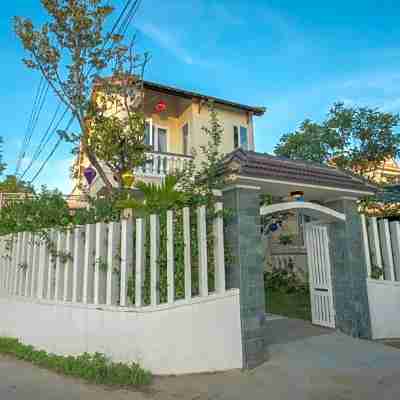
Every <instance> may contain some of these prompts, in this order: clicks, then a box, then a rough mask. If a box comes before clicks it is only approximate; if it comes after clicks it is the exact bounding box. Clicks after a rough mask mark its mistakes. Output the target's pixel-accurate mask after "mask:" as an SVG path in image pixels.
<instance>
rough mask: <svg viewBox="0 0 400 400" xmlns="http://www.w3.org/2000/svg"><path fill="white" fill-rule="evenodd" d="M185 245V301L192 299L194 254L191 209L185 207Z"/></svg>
mask: <svg viewBox="0 0 400 400" xmlns="http://www.w3.org/2000/svg"><path fill="white" fill-rule="evenodd" d="M182 213H183V244H184V247H185V248H184V263H185V299H186V300H190V299H191V298H192V254H191V246H190V209H189V208H188V207H184V209H183V211H182Z"/></svg>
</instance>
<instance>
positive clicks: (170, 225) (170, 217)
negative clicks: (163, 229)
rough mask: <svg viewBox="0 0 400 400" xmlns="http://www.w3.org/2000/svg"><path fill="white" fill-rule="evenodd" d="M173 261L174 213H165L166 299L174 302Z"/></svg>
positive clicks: (169, 211)
mask: <svg viewBox="0 0 400 400" xmlns="http://www.w3.org/2000/svg"><path fill="white" fill-rule="evenodd" d="M174 264H175V260H174V213H173V211H171V210H168V211H167V285H168V287H167V299H168V303H170V304H172V303H173V302H174V300H175V265H174Z"/></svg>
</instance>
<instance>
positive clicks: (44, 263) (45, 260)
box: [37, 238, 49, 299]
mask: <svg viewBox="0 0 400 400" xmlns="http://www.w3.org/2000/svg"><path fill="white" fill-rule="evenodd" d="M39 243H40V244H39V246H40V247H39V274H38V292H37V297H38V298H39V299H44V298H45V297H46V292H47V279H48V270H49V249H48V247H47V243H46V240H45V239H44V238H40V242H39Z"/></svg>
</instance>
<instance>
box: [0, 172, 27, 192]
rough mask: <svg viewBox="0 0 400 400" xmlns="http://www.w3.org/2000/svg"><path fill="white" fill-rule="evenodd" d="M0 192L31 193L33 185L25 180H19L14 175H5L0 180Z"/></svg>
mask: <svg viewBox="0 0 400 400" xmlns="http://www.w3.org/2000/svg"><path fill="white" fill-rule="evenodd" d="M0 192H2V193H33V187H32V186H31V185H29V183H27V182H25V181H21V180H20V179H18V178H17V177H16V176H15V175H7V176H6V178H5V179H4V180H3V181H2V182H0Z"/></svg>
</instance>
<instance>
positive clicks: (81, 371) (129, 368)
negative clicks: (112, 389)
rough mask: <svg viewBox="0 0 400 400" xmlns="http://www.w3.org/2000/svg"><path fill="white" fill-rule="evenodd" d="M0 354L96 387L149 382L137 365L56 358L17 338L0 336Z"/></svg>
mask: <svg viewBox="0 0 400 400" xmlns="http://www.w3.org/2000/svg"><path fill="white" fill-rule="evenodd" d="M0 353H2V354H8V355H11V356H15V357H16V358H17V359H19V360H24V361H29V362H32V363H33V364H35V365H37V366H39V367H43V368H46V369H49V370H51V371H55V372H58V373H61V374H64V375H67V376H73V377H76V378H82V379H84V380H86V381H88V382H92V383H97V384H105V385H133V386H142V385H148V384H149V383H150V382H151V374H150V372H148V371H146V370H144V369H142V368H141V367H140V366H139V365H138V364H136V363H132V364H129V365H128V364H123V363H115V362H112V361H110V360H108V359H107V358H106V356H105V355H104V354H100V353H95V354H88V353H84V354H82V355H79V356H76V357H75V356H59V355H56V354H52V353H47V352H45V351H43V350H36V349H35V348H34V347H32V346H28V345H25V344H22V343H21V342H20V341H19V340H18V339H13V338H8V337H0Z"/></svg>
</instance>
